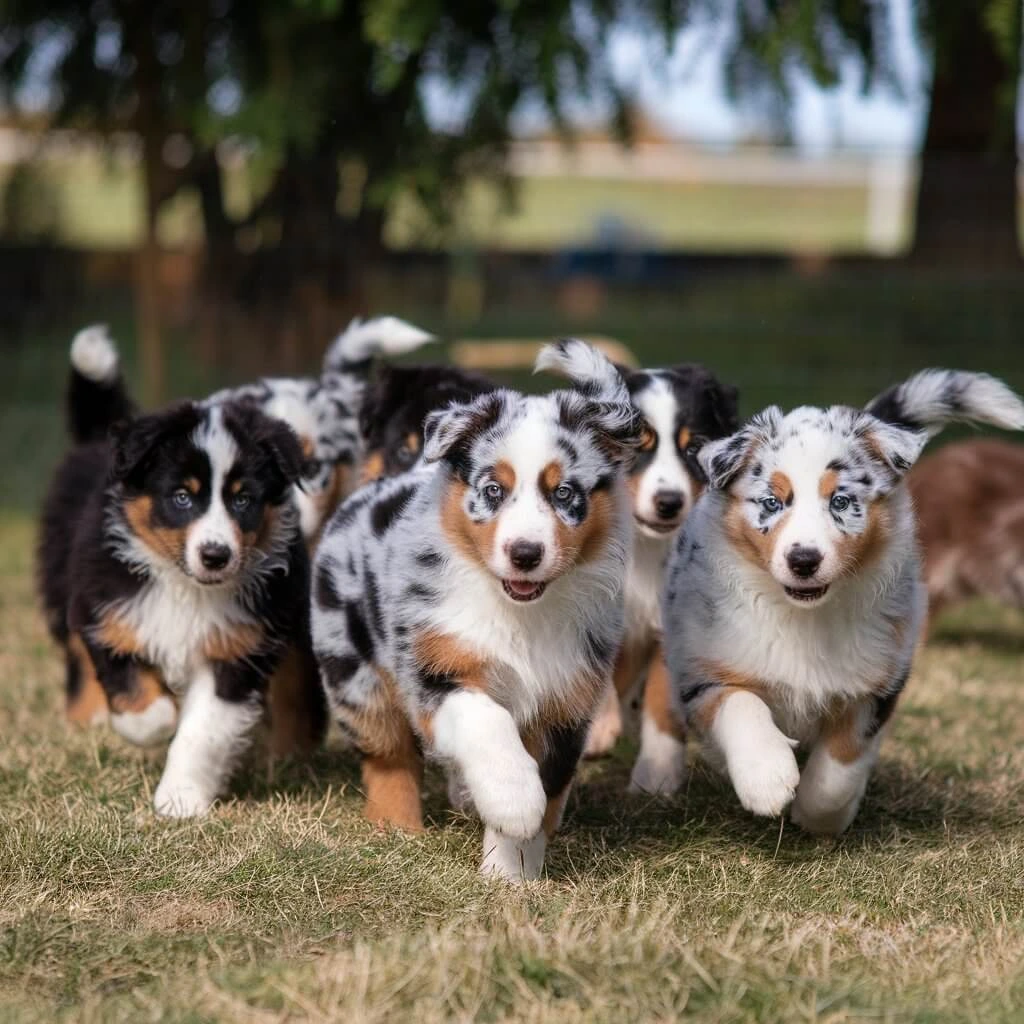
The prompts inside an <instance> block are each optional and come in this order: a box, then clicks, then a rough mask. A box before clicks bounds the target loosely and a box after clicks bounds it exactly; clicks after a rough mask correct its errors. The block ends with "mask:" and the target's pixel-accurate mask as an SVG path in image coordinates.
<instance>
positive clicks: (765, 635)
mask: <svg viewBox="0 0 1024 1024" xmlns="http://www.w3.org/2000/svg"><path fill="white" fill-rule="evenodd" d="M952 420H963V421H968V422H971V421H976V422H981V423H990V424H993V425H995V426H999V427H1005V428H1012V429H1020V428H1021V427H1024V404H1022V403H1021V401H1020V399H1019V398H1018V397H1017V396H1016V395H1014V394H1013V392H1012V391H1010V390H1009V388H1007V387H1006V385H1005V384H1003V383H1001V382H1000V381H997V380H995V379H994V378H992V377H988V376H985V375H983V374H972V373H962V372H957V371H952V370H927V371H924V372H923V373H920V374H918V375H917V376H915V377H913V378H911V379H910V380H909V381H907V382H906V383H904V384H902V385H899V386H898V387H894V388H892V389H891V390H890V391H888V392H886V393H885V394H884V395H882V396H880V397H879V398H877V399H875V400H874V401H873V402H872V403H870V405H869V406H868V408H867V409H866V410H860V409H852V408H847V407H843V406H833V407H831V408H829V409H816V408H809V407H804V408H800V409H796V410H794V411H793V412H791V413H789V414H788V415H786V414H784V413H783V412H782V411H781V410H780V409H778V408H777V407H774V406H773V407H771V408H769V409H766V410H765V411H764V412H762V413H759V414H758V415H757V416H755V417H754V418H753V419H752V420H751V421H750V422H749V423H748V424H747V425H746V426H745V427H743V428H742V429H741V430H740V431H739V432H738V433H736V434H733V435H732V436H731V437H728V438H725V439H723V440H720V441H713V442H711V443H710V444H708V445H705V446H704V448H703V449H701V451H700V453H699V454H698V456H697V459H698V462H699V464H700V466H701V467H702V469H703V471H704V473H705V475H706V477H707V488H706V490H705V492H704V494H703V496H702V497H701V498H700V500H699V501H698V502H697V506H696V508H695V509H694V511H693V513H692V515H691V516H690V518H689V519H688V520H687V522H686V525H685V526H684V528H683V530H682V531H681V533H680V535H679V537H678V538H677V541H676V544H675V548H674V551H673V555H672V558H671V560H670V563H669V568H668V572H667V582H666V590H665V597H664V605H663V612H664V622H665V633H664V635H665V650H666V656H667V661H668V668H669V672H670V675H671V678H672V683H673V695H674V697H675V699H676V700H677V702H678V708H679V710H680V711H681V712H683V713H684V714H685V717H686V720H687V722H688V724H689V725H690V726H691V728H692V729H693V730H694V731H695V732H696V734H697V735H698V737H699V738H700V739H701V740H702V741H703V743H704V746H705V749H706V751H707V752H708V753H709V754H710V755H711V756H712V759H713V760H715V761H717V762H718V763H719V764H721V766H722V767H724V769H725V771H726V772H727V773H728V776H729V779H730V780H731V782H732V785H733V788H734V789H735V791H736V795H737V796H738V797H739V800H740V803H741V804H742V805H743V806H744V807H745V808H746V809H747V810H749V811H752V812H754V813H755V814H762V815H778V814H781V813H782V812H783V811H784V810H785V808H786V807H787V806H788V805H790V804H792V817H793V820H794V821H795V822H797V823H798V824H800V825H802V826H803V827H804V828H806V829H808V830H809V831H811V832H817V833H826V834H838V833H840V832H842V831H843V830H844V829H845V828H847V826H848V825H849V824H850V823H851V822H852V821H853V818H854V816H855V815H856V813H857V809H858V807H859V805H860V802H861V798H862V797H863V795H864V790H865V787H866V785H867V781H868V776H869V775H870V773H871V769H872V767H873V765H874V763H875V760H876V758H877V756H878V749H879V744H880V743H881V738H882V734H883V731H884V728H885V725H886V723H887V722H888V720H889V718H890V716H891V715H892V712H893V709H894V707H895V705H896V702H897V700H898V699H899V695H900V691H901V690H902V689H903V686H904V684H905V683H906V681H907V677H908V675H909V673H910V668H911V661H912V656H913V652H914V647H915V644H916V642H917V639H918V634H919V631H920V627H921V622H922V619H923V616H924V614H925V609H926V600H927V599H926V595H925V590H924V586H923V584H922V582H921V565H920V559H919V556H918V547H917V542H916V539H915V528H914V512H913V507H912V503H911V500H910V495H909V492H908V490H907V487H906V484H905V481H904V477H905V474H906V473H907V471H908V470H909V469H910V467H911V466H912V465H913V464H914V462H915V460H916V459H917V457H918V456H919V455H920V453H921V450H922V448H923V447H924V445H925V442H926V441H927V440H928V438H929V437H930V436H931V435H932V434H934V433H936V432H937V431H938V430H939V429H940V428H941V427H942V426H943V425H944V424H946V423H947V422H950V421H952ZM797 748H803V749H806V750H807V751H808V756H807V760H806V763H805V764H804V766H803V771H802V772H801V770H800V768H799V766H798V764H797V759H796V750H797Z"/></svg>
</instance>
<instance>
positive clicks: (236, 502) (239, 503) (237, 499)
mask: <svg viewBox="0 0 1024 1024" xmlns="http://www.w3.org/2000/svg"><path fill="white" fill-rule="evenodd" d="M251 501H252V499H251V498H250V497H249V495H248V494H246V493H245V492H240V493H238V494H234V495H232V497H231V507H232V508H233V509H235V511H237V512H241V511H242V509H243V508H248V507H249V503H250V502H251Z"/></svg>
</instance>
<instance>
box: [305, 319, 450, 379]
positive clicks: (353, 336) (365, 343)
mask: <svg viewBox="0 0 1024 1024" xmlns="http://www.w3.org/2000/svg"><path fill="white" fill-rule="evenodd" d="M433 340H434V335H433V334H430V333H429V332H427V331H424V330H423V329H422V328H421V327H416V326H415V325H414V324H410V323H406V321H405V320H399V319H398V317H397V316H378V317H374V319H372V320H365V321H364V320H360V319H359V318H358V317H356V318H355V319H354V320H353V321H352V322H351V323H350V324H349V325H348V327H346V328H345V330H343V331H342V332H341V334H339V335H338V337H337V338H335V339H334V341H333V342H332V343H331V347H330V348H329V349H328V350H327V353H326V355H325V356H324V371H325V372H333V373H343V372H345V371H350V370H353V369H358V368H360V367H361V365H362V364H365V363H367V362H368V361H369V360H371V359H373V358H374V357H375V356H399V355H402V354H404V353H405V352H413V351H415V350H416V349H418V348H419V347H420V346H421V345H425V344H426V343H427V342H428V341H433Z"/></svg>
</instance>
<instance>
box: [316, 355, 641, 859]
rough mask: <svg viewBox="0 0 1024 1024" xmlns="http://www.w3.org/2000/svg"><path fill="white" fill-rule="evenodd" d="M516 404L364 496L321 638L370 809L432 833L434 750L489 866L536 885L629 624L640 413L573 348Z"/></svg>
mask: <svg viewBox="0 0 1024 1024" xmlns="http://www.w3.org/2000/svg"><path fill="white" fill-rule="evenodd" d="M537 368H538V369H541V368H550V369H555V370H558V371H560V372H562V373H564V374H565V375H566V376H567V377H569V379H570V380H572V381H573V382H574V383H575V385H576V390H564V391H557V392H555V393H553V394H550V395H547V396H545V397H525V396H523V395H520V394H516V393H514V392H511V391H507V390H498V391H493V392H490V393H488V394H484V395H482V396H480V397H478V398H476V399H475V400H474V401H472V402H470V403H463V404H454V405H451V406H449V407H448V408H447V409H445V410H443V411H438V412H434V413H432V414H431V415H430V416H429V417H428V418H427V422H426V428H425V434H424V436H425V443H424V451H423V459H424V463H425V465H424V466H423V468H421V469H418V470H414V471H413V472H410V473H406V474H404V475H402V476H399V477H396V478H394V479H391V480H382V481H379V482H377V483H372V484H369V485H367V486H366V487H365V488H363V489H362V490H360V491H358V492H357V493H356V494H354V495H353V496H352V497H351V498H349V500H348V501H347V502H346V503H345V504H344V505H342V507H341V508H340V509H339V510H338V512H337V513H336V515H335V517H334V518H333V520H332V521H331V523H330V524H329V525H328V528H327V530H326V533H325V536H324V539H323V541H322V542H321V544H320V547H319V548H318V550H317V555H316V560H315V563H314V575H313V612H312V620H313V637H314V647H315V650H316V655H317V658H318V661H319V664H320V672H321V678H322V681H323V685H324V688H325V691H326V693H327V698H328V703H329V704H330V706H331V707H332V708H333V710H334V713H335V716H336V717H337V720H338V721H339V723H340V724H341V726H342V728H343V730H344V731H345V732H346V733H347V734H348V735H349V736H350V737H351V738H352V740H353V741H354V743H355V744H356V745H357V746H358V748H359V750H360V751H361V753H362V755H363V781H364V785H365V790H366V813H367V816H368V817H369V818H370V819H371V820H374V821H381V822H388V823H392V824H395V825H399V826H402V827H405V828H410V829H419V828H421V827H422V812H421V806H420V779H421V774H422V767H423V758H424V756H426V757H429V758H434V759H437V760H439V761H440V762H442V763H443V764H445V765H446V766H447V768H448V770H449V772H450V773H453V774H455V775H456V776H457V777H458V778H459V779H460V780H461V785H462V787H463V788H464V790H465V792H466V794H467V795H468V798H469V801H470V802H471V804H472V806H473V807H475V809H476V811H477V813H478V814H479V815H480V817H481V818H482V819H483V822H484V826H485V835H484V855H483V865H482V869H483V870H484V871H486V872H494V873H496V874H498V875H502V876H505V877H507V878H511V879H522V878H535V877H537V875H538V874H539V872H540V870H541V867H542V865H543V858H544V849H545V845H546V843H547V840H548V837H549V836H550V835H551V834H552V833H553V832H554V830H555V828H556V827H557V825H558V822H559V819H560V817H561V814H562V811H563V808H564V805H565V801H566V797H567V795H568V791H569V785H570V783H571V781H572V778H573V775H574V773H575V770H576V764H577V761H578V759H579V756H580V752H581V751H582V749H583V742H584V738H585V736H586V731H587V727H588V725H589V723H590V719H591V717H592V716H593V713H594V711H595V709H596V707H597V704H598V701H599V700H600V697H601V695H602V692H603V687H604V683H605V680H606V679H607V678H608V674H609V672H610V671H611V666H612V662H613V660H614V657H615V652H616V651H617V650H618V647H619V644H620V641H621V638H622V630H623V600H624V587H623V584H624V578H625V570H626V561H627V558H628V550H629V544H630V531H631V519H632V515H631V512H630V502H629V493H628V490H627V486H626V481H625V476H624V472H623V464H624V463H625V462H626V461H627V460H628V458H629V457H630V456H631V454H632V451H633V449H634V447H635V445H636V443H637V442H638V440H639V436H640V430H639V418H638V417H637V414H636V411H635V409H634V408H633V406H632V403H631V402H630V400H629V393H628V392H627V391H626V388H625V385H624V384H623V381H622V378H621V377H620V376H619V373H618V371H617V370H616V369H615V367H614V366H613V365H612V364H611V363H610V362H608V361H607V360H606V359H605V357H604V356H602V355H601V354H600V353H599V352H597V351H596V350H595V349H593V348H591V347H590V346H588V345H586V344H584V343H583V342H580V341H575V340H570V341H564V342H561V343H559V344H558V345H552V346H548V347H547V348H546V349H545V350H544V351H543V352H542V353H541V355H540V357H539V358H538V360H537Z"/></svg>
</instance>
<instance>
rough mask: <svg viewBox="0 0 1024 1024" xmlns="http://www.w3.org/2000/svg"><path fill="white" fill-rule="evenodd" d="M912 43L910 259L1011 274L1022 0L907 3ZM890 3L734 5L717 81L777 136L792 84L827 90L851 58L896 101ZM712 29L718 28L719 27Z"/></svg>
mask: <svg viewBox="0 0 1024 1024" xmlns="http://www.w3.org/2000/svg"><path fill="white" fill-rule="evenodd" d="M914 4H915V22H916V28H917V35H918V39H919V41H920V43H921V46H922V48H923V50H924V52H925V53H926V54H927V55H928V56H930V58H931V60H932V78H931V83H930V89H929V110H928V123H927V129H926V132H925V138H924V144H923V146H922V150H921V177H920V183H919V189H918V195H917V202H916V218H915V227H914V238H913V243H912V257H913V258H914V259H916V260H919V261H921V262H929V263H937V264H947V265H961V266H993V265H1002V264H1008V263H1010V264H1012V263H1017V262H1019V260H1020V242H1019V238H1018V226H1017V103H1018V97H1019V88H1018V85H1019V82H1020V75H1021V2H1020V0H914ZM890 18H891V9H890V5H889V3H888V2H887V0H875V2H871V3H864V2H862V0H797V2H793V0H732V3H731V4H723V5H719V6H718V7H717V13H716V15H715V19H716V24H725V25H727V26H730V35H729V37H728V38H729V43H728V46H727V58H726V65H725V81H726V86H727V89H728V92H729V94H730V95H731V97H732V98H733V99H734V101H736V102H738V103H741V104H744V105H747V106H753V107H754V108H755V109H756V110H757V111H758V112H759V113H761V114H762V115H763V116H765V118H766V120H767V121H768V122H770V123H774V124H775V125H776V127H777V128H778V130H779V132H780V133H781V134H782V135H783V136H786V135H787V134H788V128H789V116H790V112H791V109H792V90H793V84H794V77H795V75H797V74H808V75H809V76H810V77H811V79H812V80H813V81H814V82H815V83H817V84H818V85H820V86H822V87H823V88H829V87H831V86H834V85H836V84H837V83H838V82H839V78H840V73H841V70H842V66H843V63H844V62H845V61H847V60H849V59H850V58H851V57H852V58H855V59H856V60H857V62H858V64H859V67H860V70H861V75H862V78H861V84H862V87H863V88H864V89H865V90H867V89H868V88H870V87H872V86H874V85H876V84H882V85H886V86H888V87H889V88H891V89H894V90H895V91H897V92H899V90H900V83H899V82H898V81H897V80H896V78H895V74H894V70H893V62H892V53H891V51H890V48H889V39H890V28H889V25H890ZM718 19H722V20H721V21H718Z"/></svg>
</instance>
